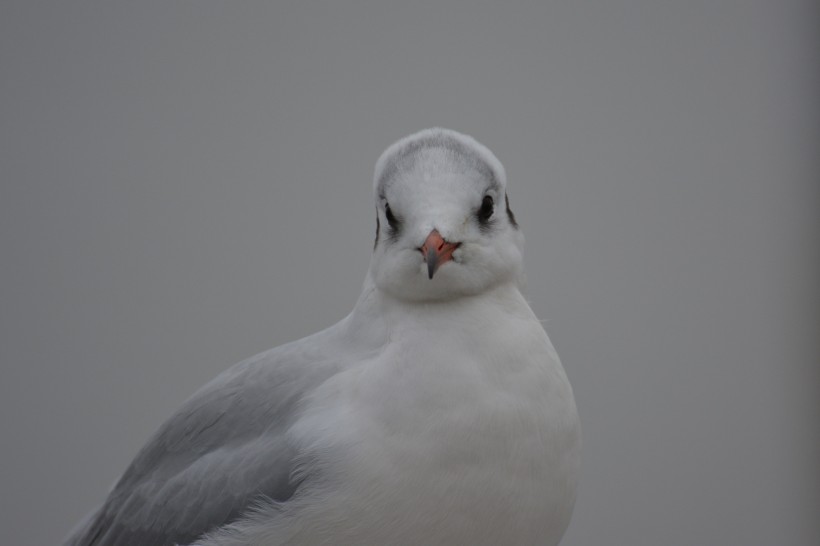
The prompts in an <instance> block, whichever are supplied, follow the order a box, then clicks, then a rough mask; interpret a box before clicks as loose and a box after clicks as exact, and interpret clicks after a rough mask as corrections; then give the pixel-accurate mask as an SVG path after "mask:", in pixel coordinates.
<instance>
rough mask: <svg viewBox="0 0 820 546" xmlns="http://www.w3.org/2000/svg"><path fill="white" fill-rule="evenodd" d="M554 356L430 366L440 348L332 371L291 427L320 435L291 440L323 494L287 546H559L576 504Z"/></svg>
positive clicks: (513, 355) (569, 412)
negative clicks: (307, 456) (302, 445)
mask: <svg viewBox="0 0 820 546" xmlns="http://www.w3.org/2000/svg"><path fill="white" fill-rule="evenodd" d="M538 327H539V329H540V325H539V326H538ZM542 332H543V331H542ZM544 339H546V337H545V336H544ZM488 341H489V342H490V343H491V342H492V340H488ZM546 343H547V344H548V343H549V341H546ZM452 354H458V355H460V357H459V358H454V357H452ZM553 355H554V352H552V351H551V346H549V347H544V350H539V351H533V350H532V348H531V347H530V348H527V347H524V348H521V347H519V348H515V347H513V348H510V347H508V348H507V350H503V349H502V350H501V351H498V350H494V348H492V347H473V350H465V348H464V347H461V348H460V350H459V351H457V352H455V351H453V352H451V353H450V356H449V357H448V358H442V353H441V348H435V347H432V348H431V347H427V348H425V347H424V346H423V345H416V346H415V347H408V346H402V347H393V348H391V349H390V350H389V351H387V352H385V353H381V354H380V355H379V356H378V357H377V358H375V359H374V360H373V361H372V362H369V363H365V364H364V365H362V366H359V367H357V368H355V369H352V370H349V371H348V372H346V373H343V374H340V376H338V378H337V381H334V382H333V383H332V384H329V385H327V386H326V388H323V389H321V391H322V392H318V393H317V398H314V400H313V402H315V403H316V404H317V405H316V406H315V407H316V412H315V413H313V414H312V415H309V416H307V417H306V419H307V421H306V422H305V427H304V428H303V429H301V430H305V431H312V433H315V432H316V431H317V426H321V425H324V426H321V428H322V429H323V431H322V432H321V433H320V434H318V435H316V436H315V437H314V438H313V439H310V433H309V434H308V436H307V437H304V438H302V441H303V442H304V441H305V440H306V441H307V445H311V443H312V449H313V454H314V455H312V456H311V457H315V459H313V463H312V464H316V465H317V467H318V473H319V474H320V475H321V476H322V478H321V479H322V480H324V481H325V482H326V484H325V485H326V489H325V490H324V491H322V492H321V493H320V494H317V495H316V496H315V497H314V499H313V501H315V502H311V503H310V508H309V509H305V511H304V512H303V513H301V514H300V516H299V519H300V520H301V521H300V525H299V530H298V531H296V532H295V534H293V535H291V536H292V537H293V543H296V544H324V543H335V544H341V543H345V544H391V545H400V544H408V545H409V544H414V545H417V544H471V545H480V544H516V545H525V544H543V545H550V544H557V543H558V541H559V540H560V538H561V536H562V535H563V533H564V530H565V529H566V526H567V524H568V523H569V517H570V514H571V511H572V507H573V504H574V500H575V485H576V480H577V475H578V464H579V460H578V459H579V446H578V443H579V430H578V418H577V413H576V409H575V403H574V400H573V397H572V391H571V389H570V387H569V383H568V382H567V381H566V377H565V375H564V373H563V369H562V368H561V367H560V363H559V362H558V361H557V359H554V358H553ZM385 362H390V363H391V364H389V365H386V364H385ZM323 396H324V397H327V398H325V399H324V401H323V400H322V399H321V397H323ZM337 397H342V398H344V400H342V401H341V403H339V402H340V401H339V400H338V398H337ZM331 401H332V402H331ZM323 402H328V403H327V407H328V408H334V410H333V411H332V413H330V412H325V411H323V410H322V409H321V408H322V406H323V405H325V404H324V403H323ZM340 407H341V408H345V410H344V411H339V408H340ZM298 429H299V427H297V431H298ZM328 441H330V443H328ZM323 454H327V455H328V456H327V457H324V456H323ZM328 537H335V540H331V541H330V542H328ZM341 537H344V539H341Z"/></svg>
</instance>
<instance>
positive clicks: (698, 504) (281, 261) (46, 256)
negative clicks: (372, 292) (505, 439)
mask: <svg viewBox="0 0 820 546" xmlns="http://www.w3.org/2000/svg"><path fill="white" fill-rule="evenodd" d="M114 4H115V3H111V2H96V3H83V2H50V3H43V2H33V1H26V2H9V1H4V2H3V4H2V7H0V69H1V70H2V73H1V74H0V75H1V76H2V80H1V81H0V86H1V87H0V89H1V90H2V91H1V94H2V100H1V101H0V112H1V114H0V115H1V116H2V118H0V126H2V132H1V133H0V138H2V141H1V142H0V169H2V171H0V173H1V176H2V188H1V191H2V193H0V243H1V244H2V254H0V256H2V268H0V275H2V280H1V281H0V291H2V292H1V293H0V298H2V299H0V305H1V307H0V320H1V321H2V322H1V323H0V325H1V326H2V328H1V329H0V336H1V337H0V356H2V383H1V384H0V434H1V435H0V437H1V438H2V442H3V443H2V465H0V480H2V482H0V502H2V505H0V528H1V529H2V535H3V537H2V539H0V540H2V543H3V544H8V545H14V546H27V545H32V546H42V545H45V544H54V543H55V542H57V541H58V540H59V539H60V537H61V536H63V534H64V533H65V532H67V531H68V529H69V528H70V527H71V526H72V525H73V524H74V522H75V521H76V520H77V519H78V518H80V517H81V516H82V515H83V514H85V513H86V512H87V511H88V510H89V509H91V508H92V506H93V505H95V504H96V503H97V502H99V501H101V500H102V498H103V496H104V495H105V492H106V490H107V488H108V487H109V486H110V485H111V484H112V482H113V481H114V480H115V478H116V477H117V476H118V474H119V473H120V472H122V471H123V470H124V468H125V466H126V465H127V464H128V462H129V461H130V459H131V458H132V457H133V456H134V454H135V452H136V451H137V449H138V448H139V447H140V446H141V445H142V444H143V442H144V441H145V440H146V438H147V437H148V436H149V435H150V433H151V432H152V431H153V430H155V428H156V427H157V426H158V425H159V424H160V423H161V422H162V420H163V419H165V418H166V417H167V416H168V415H169V414H170V413H171V412H172V411H174V409H175V408H176V407H177V406H178V404H180V402H181V401H182V400H183V399H184V398H186V397H187V396H189V395H190V394H191V393H192V392H193V391H194V390H196V389H197V388H198V387H199V386H200V385H202V384H203V383H204V382H206V381H207V380H208V379H210V378H211V377H213V376H214V375H215V374H217V373H218V372H219V371H220V370H222V369H223V368H224V367H226V366H227V365H229V364H231V363H233V362H236V361H238V360H240V359H243V358H245V357H248V356H250V355H253V354H255V353H257V352H259V351H262V350H264V349H267V348H269V347H272V346H275V345H278V344H280V343H283V342H285V341H288V340H291V339H295V338H298V337H302V336H304V335H307V334H309V333H312V332H314V331H316V330H318V329H320V328H323V327H325V326H328V325H330V324H332V323H333V322H335V321H336V320H338V319H340V318H341V317H343V316H344V315H345V314H346V313H347V312H348V311H349V309H350V308H351V307H352V305H353V303H354V301H355V299H356V296H357V294H358V291H359V288H360V286H361V282H362V280H363V278H364V274H365V271H366V268H367V264H368V259H369V254H370V249H371V245H372V238H373V233H374V228H375V225H374V224H375V220H374V215H375V214H374V208H373V203H372V200H371V196H370V179H371V173H372V168H373V164H374V162H375V160H376V158H377V157H378V155H379V153H380V152H381V151H382V150H383V149H384V148H385V147H386V146H387V145H388V144H390V143H391V142H392V141H393V140H395V139H397V138H399V137H401V136H404V135H406V134H408V133H410V132H414V131H416V130H419V129H422V128H424V127H428V126H433V125H442V126H445V127H450V128H453V129H456V130H460V131H463V132H466V133H469V134H472V135H474V136H475V137H476V138H478V139H479V140H480V141H482V142H484V143H485V144H487V145H488V146H489V147H490V148H491V149H492V150H494V151H495V153H496V154H497V155H498V157H499V158H500V159H501V161H502V162H503V163H504V164H505V165H506V167H507V171H508V175H509V179H510V194H511V201H512V205H513V210H514V211H515V212H516V214H517V215H518V218H519V220H520V222H521V224H522V227H523V229H524V232H525V234H526V235H527V255H526V259H527V272H528V276H529V288H528V294H527V295H528V297H529V299H530V301H531V303H532V307H533V308H534V310H535V312H536V313H537V314H538V315H539V316H540V317H542V318H543V319H544V321H545V325H546V328H547V330H548V332H549V333H550V335H551V337H552V338H553V340H554V342H555V344H556V346H557V348H558V351H559V353H560V354H561V356H562V359H563V361H564V364H565V366H566V369H567V372H568V374H569V376H570V379H571V380H572V383H573V385H574V388H575V391H576V396H577V401H578V405H579V407H580V412H581V417H582V422H583V426H584V442H585V445H584V468H583V479H582V484H581V488H580V495H579V499H578V504H577V507H576V511H575V515H574V519H573V522H572V524H571V526H570V529H569V531H568V534H567V536H566V538H565V541H564V544H565V545H567V546H570V545H575V546H578V545H593V544H607V545H627V544H628V545H646V546H654V545H681V546H683V545H707V544H708V545H725V544H738V545H740V544H743V545H775V544H776V545H809V544H812V545H813V544H817V540H818V539H817V537H818V534H820V528H819V527H818V513H820V502H818V501H820V491H818V489H820V465H818V462H817V461H818V460H820V447H819V446H820V441H819V440H820V438H819V436H820V419H818V398H820V393H819V392H818V387H819V386H820V383H819V382H818V379H820V378H819V377H818V375H819V374H818V355H820V351H818V349H819V347H818V345H817V334H818V332H820V329H819V328H820V321H818V318H820V317H818V305H817V303H818V290H817V287H818V283H817V282H816V281H817V278H818V275H820V267H818V264H820V256H818V252H819V251H820V244H819V243H820V241H818V231H819V230H818V228H820V226H818V222H817V212H818V210H819V209H818V206H817V205H818V203H819V202H818V189H820V188H818V184H817V175H818V172H820V171H819V170H818V164H817V160H816V157H815V156H816V154H817V152H818V144H819V143H820V139H818V124H817V121H818V119H820V118H818V115H817V114H818V108H817V107H818V100H817V99H818V96H820V95H818V90H819V89H820V87H818V79H817V75H818V71H817V67H818V64H817V63H818V57H817V55H816V51H820V49H818V48H817V46H818V44H817V35H816V34H815V27H816V23H817V17H816V15H817V14H816V13H815V10H814V7H813V5H812V3H811V2H798V1H778V2H772V1H762V0H761V1H758V0H752V1H717V2H715V1H710V2H705V1H704V2H700V1H696V2H675V3H672V2H660V1H654V0H646V1H642V2H628V1H600V2H580V1H572V2H570V1H567V2H562V3H547V2H539V3H536V2H533V3H529V4H514V3H510V2H505V3H502V2H495V3H489V2H475V3H471V4H468V3H463V4H462V3H458V4H456V3H446V2H445V3H442V2H402V3H400V4H399V3H397V5H395V6H391V7H387V6H386V5H383V4H385V3H384V2H376V1H373V2H370V3H369V4H366V3H344V4H342V3H340V2H332V3H331V2H327V3H323V4H319V3H314V2H301V3H298V4H299V5H298V7H296V6H295V5H296V4H297V2H293V4H294V7H283V6H281V5H274V4H273V3H266V4H263V3H252V2H241V3H239V2H224V3H212V2H202V1H199V2H146V1H141V2H131V3H130V5H114ZM120 4H124V3H120ZM502 4H503V5H502Z"/></svg>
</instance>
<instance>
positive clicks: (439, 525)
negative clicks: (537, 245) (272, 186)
mask: <svg viewBox="0 0 820 546" xmlns="http://www.w3.org/2000/svg"><path fill="white" fill-rule="evenodd" d="M374 190H375V191H374V195H375V205H376V212H377V218H376V219H377V222H376V226H377V229H376V240H375V246H374V249H373V254H372V258H371V261H370V268H369V271H368V274H367V277H366V280H365V282H364V286H363V289H362V292H361V295H360V296H359V299H358V301H357V302H356V305H355V307H354V309H353V311H352V312H351V313H350V314H349V315H348V316H347V317H345V318H344V319H342V320H341V321H340V322H338V323H337V324H335V325H334V326H331V327H330V328H328V329H326V330H324V331H321V332H319V333H316V334H313V335H311V336H308V337H306V338H303V339H301V340H298V341H294V342H291V343H288V344H285V345H282V346H280V347H277V348H274V349H271V350H268V351H266V352H264V353H261V354H259V355H257V356H254V357H252V358H250V359H248V360H245V361H243V362H240V363H239V364H236V365H235V366H233V367H231V368H228V369H227V370H226V371H224V372H223V373H222V374H221V375H219V376H217V377H216V379H214V380H213V381H211V382H210V383H208V384H207V385H205V386H204V387H203V388H202V389H200V390H199V391H198V392H197V393H196V394H194V395H193V396H192V397H191V398H190V399H189V400H187V401H186V402H185V403H184V404H183V405H182V407H181V408H180V409H179V410H178V411H177V412H176V413H175V414H174V415H173V416H172V417H171V418H170V419H169V420H168V421H166V422H165V423H164V424H163V425H162V426H161V427H160V429H159V430H158V431H157V432H156V433H155V434H154V436H153V437H152V438H151V439H150V440H149V441H148V443H147V444H146V445H145V447H143V448H142V450H141V451H140V452H139V454H138V455H137V456H136V458H135V459H134V461H133V462H132V463H131V465H130V466H129V467H128V469H127V470H126V471H125V473H124V474H123V475H122V477H121V478H120V479H119V481H118V482H117V483H116V485H115V486H114V488H113V489H112V491H111V492H110V494H109V495H108V497H107V499H106V500H105V502H104V503H103V504H102V505H101V506H100V507H99V508H97V509H96V510H95V511H93V512H92V513H91V514H90V515H89V516H88V517H87V518H86V519H85V520H84V521H82V522H80V523H79V524H78V525H77V527H76V528H75V530H74V531H73V532H72V533H71V535H70V536H69V538H68V539H67V541H66V542H65V544H66V545H67V546H131V545H133V546H153V545H156V546H171V545H179V546H183V545H184V546H240V545H243V546H246V545H254V546H274V545H283V544H299V545H319V544H322V545H422V544H423V545H460V544H464V545H473V546H476V545H485V544H486V545H499V544H505V545H536V544H537V545H555V544H558V542H559V541H560V539H561V536H562V535H563V533H564V531H565V530H566V527H567V525H568V524H569V520H570V516H571V513H572V509H573V505H574V503H575V490H576V484H577V480H578V475H579V462H580V429H579V421H578V414H577V410H576V406H575V401H574V398H573V394H572V389H571V387H570V384H569V381H568V380H567V376H566V373H565V371H564V369H563V367H562V365H561V363H560V361H559V359H558V355H557V354H556V352H555V349H554V348H553V346H552V343H551V342H550V340H549V338H548V337H547V334H546V332H545V331H544V329H543V327H542V326H541V323H540V321H539V320H538V319H537V318H536V316H535V315H534V313H533V312H532V310H531V309H530V307H529V305H528V304H527V302H526V300H525V299H524V297H523V296H522V294H521V285H522V282H523V263H522V249H523V236H522V234H521V230H520V228H519V225H518V223H517V222H516V218H515V216H514V215H513V213H512V211H511V210H510V206H509V198H508V197H507V188H506V175H505V171H504V168H503V166H502V165H501V163H500V162H499V161H498V159H496V157H495V156H494V155H493V153H492V152H490V150H488V149H487V148H486V147H485V146H483V145H482V144H480V143H478V142H477V141H476V140H474V139H473V138H471V137H469V136H467V135H464V134H461V133H457V132H455V131H451V130H446V129H441V128H434V129H427V130H424V131H421V132H419V133H416V134H413V135H410V136H408V137H405V138H403V139H401V140H399V141H398V142H396V143H394V144H393V145H392V146H390V147H389V148H388V149H387V150H386V151H385V152H384V153H383V154H382V155H381V157H380V158H379V160H378V162H377V163H376V169H375V176H374Z"/></svg>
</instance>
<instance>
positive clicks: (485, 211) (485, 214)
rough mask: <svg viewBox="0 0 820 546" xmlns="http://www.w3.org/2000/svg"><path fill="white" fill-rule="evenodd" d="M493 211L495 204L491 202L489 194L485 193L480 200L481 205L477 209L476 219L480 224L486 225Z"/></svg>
mask: <svg viewBox="0 0 820 546" xmlns="http://www.w3.org/2000/svg"><path fill="white" fill-rule="evenodd" d="M494 211H495V204H494V203H493V198H492V197H490V196H489V195H485V196H484V199H482V200H481V207H480V208H479V209H478V213H477V216H478V221H479V223H480V224H482V225H486V224H487V223H488V222H489V221H490V218H491V217H492V215H493V212H494Z"/></svg>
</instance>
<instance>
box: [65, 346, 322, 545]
mask: <svg viewBox="0 0 820 546" xmlns="http://www.w3.org/2000/svg"><path fill="white" fill-rule="evenodd" d="M306 345H307V346H309V344H303V343H302V344H298V345H295V344H289V345H285V346H282V347H279V348H277V349H273V350H271V351H268V352H266V353H262V354H261V355H258V356H256V357H254V358H252V359H249V360H247V361H244V362H241V363H239V364H237V365H236V366H234V367H232V368H230V369H229V370H227V371H226V372H224V373H223V374H222V375H220V376H219V377H217V378H216V379H215V380H214V381H212V382H211V383H209V384H208V385H206V386H205V387H204V388H203V389H202V390H200V391H199V392H198V393H197V394H195V395H194V396H193V397H192V398H191V399H189V400H188V401H187V402H186V403H185V404H183V406H182V408H180V410H179V411H178V412H177V413H176V414H175V415H174V416H173V417H172V418H171V419H170V420H169V421H167V422H166V423H165V424H164V425H163V426H162V427H161V428H160V429H159V431H157V433H156V434H155V435H154V437H153V438H152V439H151V440H150V441H149V442H148V444H147V445H146V446H145V447H144V448H143V449H142V451H140V453H139V454H138V455H137V457H136V458H135V459H134V461H133V462H132V463H131V466H130V467H129V468H128V470H127V471H126V472H125V474H124V475H123V476H122V478H121V479H120V480H119V482H118V483H117V485H116V486H115V488H114V490H113V491H112V492H111V494H110V495H109V497H108V499H107V500H106V502H105V504H104V505H103V506H102V507H101V508H100V510H99V511H98V512H97V514H96V516H95V517H93V518H92V519H91V520H90V521H89V523H88V524H87V525H86V526H84V527H83V526H81V527H80V528H79V530H78V531H77V533H76V534H75V535H74V536H72V537H71V538H70V539H69V540H68V542H66V546H109V545H111V546H113V545H116V546H128V545H132V544H133V545H139V546H151V545H157V546H159V545H163V546H165V545H173V544H188V543H190V542H193V541H195V540H196V539H197V538H198V537H200V536H202V535H203V534H205V533H207V532H209V531H213V530H215V529H217V528H218V527H221V526H223V525H226V524H228V523H231V522H233V521H235V520H237V519H238V518H239V517H241V516H242V514H243V513H245V512H247V511H248V510H249V509H251V508H253V506H254V504H255V503H256V502H258V501H260V500H262V499H272V500H274V501H279V502H283V501H286V500H287V499H289V498H290V497H291V496H292V495H293V494H294V492H295V491H296V488H297V487H298V485H299V484H298V483H293V482H292V481H291V471H292V470H293V461H294V459H295V456H296V451H295V448H294V447H293V446H291V445H289V443H288V441H287V438H286V432H287V429H288V428H289V426H290V425H291V424H292V422H293V419H294V416H295V412H296V406H297V404H298V402H299V400H300V399H301V398H302V397H303V395H304V394H305V393H306V392H308V391H309V390H312V388H315V387H316V386H318V385H319V384H321V383H322V382H324V380H325V379H327V378H328V377H329V376H331V375H333V373H334V370H335V369H337V366H336V364H335V363H334V362H332V361H330V360H328V359H327V358H326V357H324V356H323V355H321V354H318V351H311V352H313V353H314V354H309V352H308V351H307V350H306V348H305V347H306Z"/></svg>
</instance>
